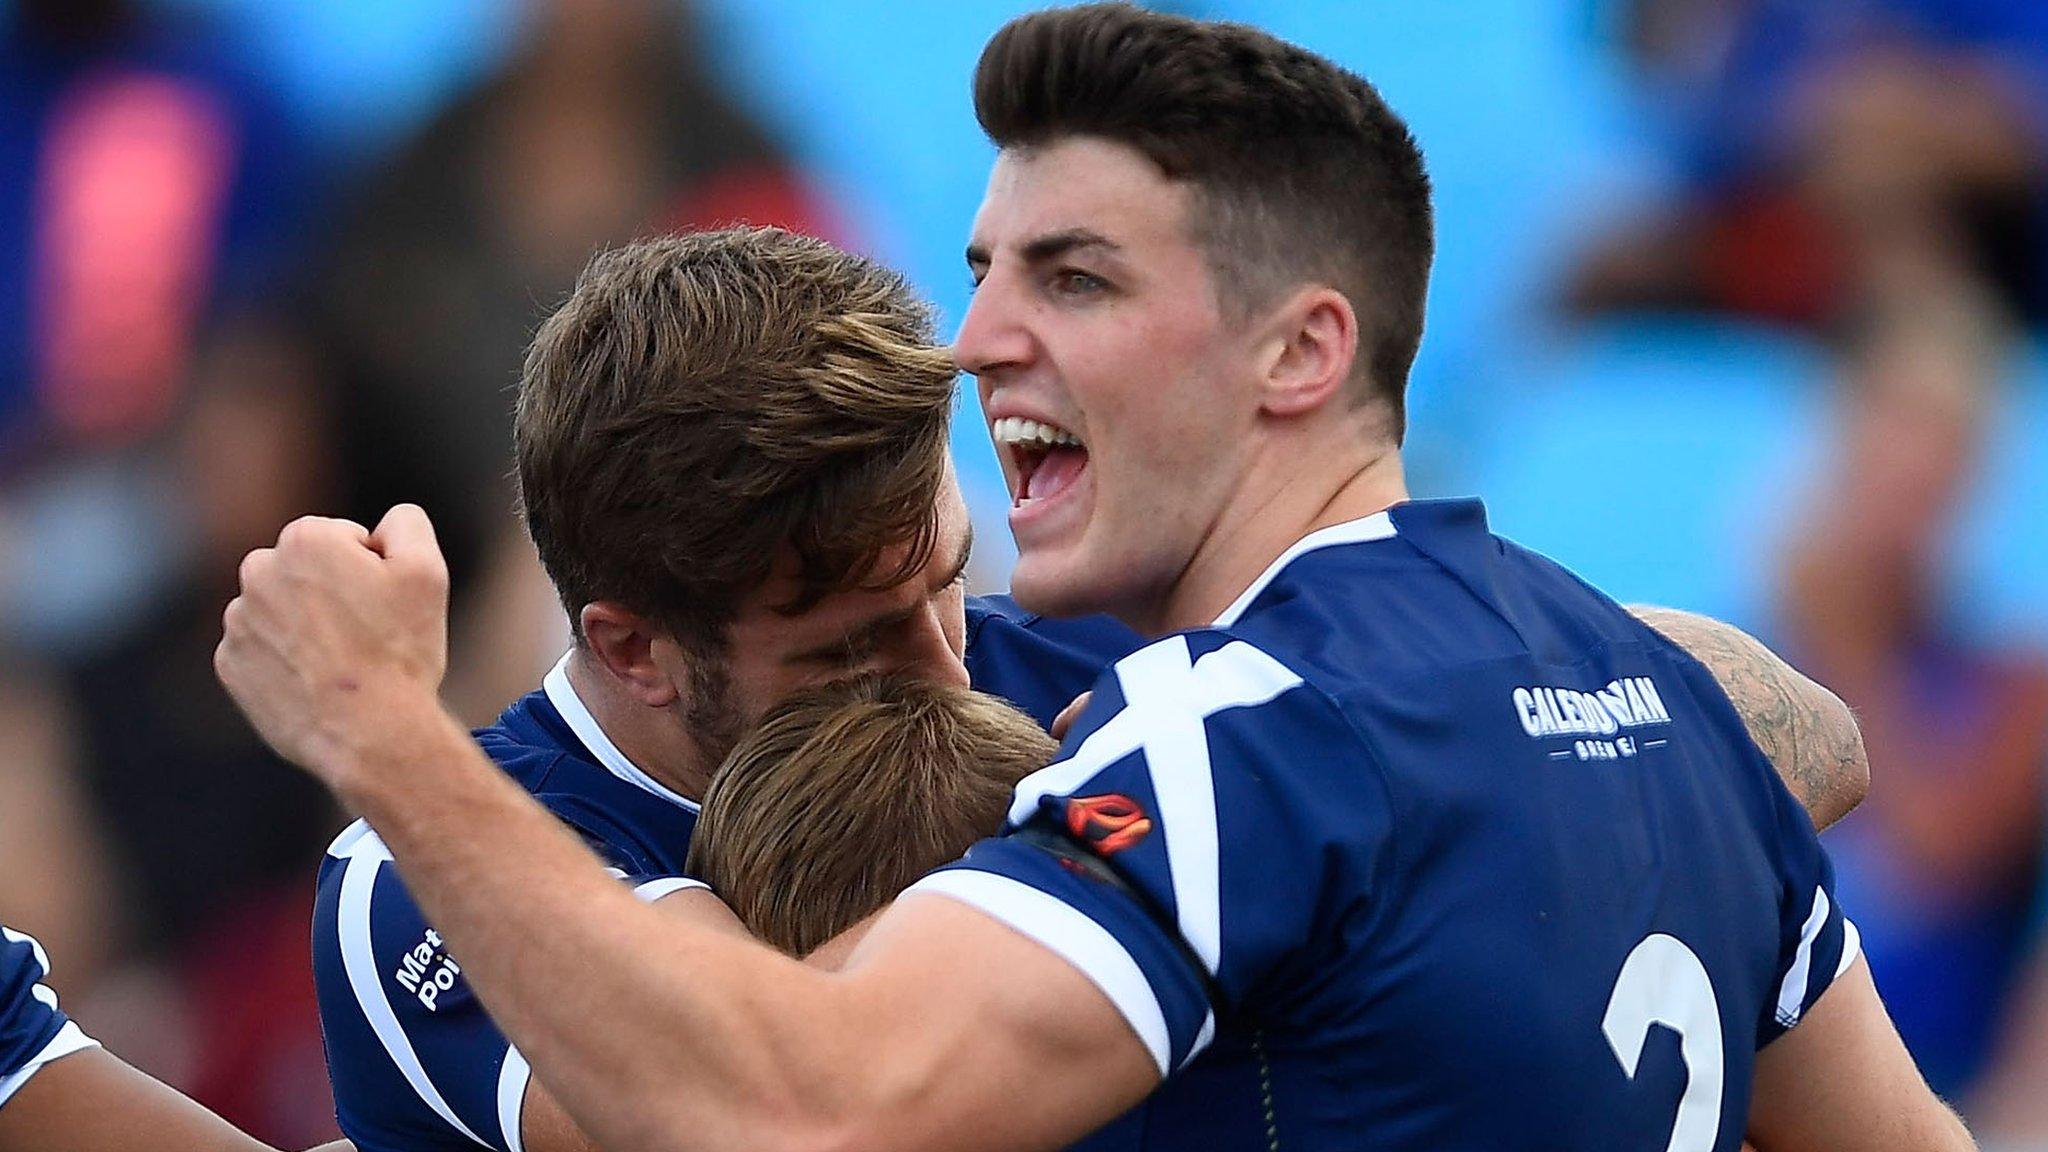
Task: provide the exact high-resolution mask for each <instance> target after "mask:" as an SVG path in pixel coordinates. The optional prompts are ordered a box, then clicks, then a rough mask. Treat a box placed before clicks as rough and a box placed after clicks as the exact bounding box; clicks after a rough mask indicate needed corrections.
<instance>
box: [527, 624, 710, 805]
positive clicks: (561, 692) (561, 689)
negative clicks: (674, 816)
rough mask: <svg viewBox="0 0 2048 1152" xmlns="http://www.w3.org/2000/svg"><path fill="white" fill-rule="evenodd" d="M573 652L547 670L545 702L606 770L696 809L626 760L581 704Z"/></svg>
mask: <svg viewBox="0 0 2048 1152" xmlns="http://www.w3.org/2000/svg"><path fill="white" fill-rule="evenodd" d="M572 655H574V653H573V652H565V653H563V654H562V658H561V659H560V660H557V661H555V667H554V669H553V670H552V671H550V672H549V673H548V676H547V679H546V680H543V681H542V682H541V688H542V690H544V691H545V692H546V693H547V694H548V703H550V704H553V705H554V706H555V711H557V712H560V713H561V714H562V720H563V722H564V723H566V724H568V725H569V731H571V732H574V733H575V734H576V739H578V740H580V741H582V742H583V747H584V748H585V749H587V750H589V752H590V754H591V755H592V756H593V757H595V758H596V759H597V762H598V763H599V764H602V765H604V768H605V771H607V772H610V773H611V774H612V775H614V776H617V777H618V778H619V779H621V780H624V781H625V782H626V783H628V784H631V785H633V786H634V787H635V788H638V789H640V790H641V791H643V792H648V793H651V794H653V795H655V796H659V797H661V798H662V799H663V800H666V801H668V802H669V803H671V804H674V805H675V806H677V807H678V808H682V809H684V810H685V811H689V812H696V811H698V810H699V809H700V807H701V806H700V805H699V804H698V803H697V802H696V801H695V800H692V799H690V798H689V797H687V796H684V795H683V794H682V793H680V792H677V791H676V790H675V789H673V788H670V787H669V786H668V785H666V784H663V783H662V782H661V781H659V780H656V779H655V778H654V777H652V776H649V775H648V774H647V773H645V772H643V771H641V770H640V766H639V765H637V764H635V763H633V762H632V761H631V760H628V759H626V754H625V753H624V752H621V751H619V746H618V745H616V744H614V743H612V738H611V737H609V736H607V735H605V734H604V729H603V728H602V727H599V725H598V723H597V717H595V716H593V715H591V713H590V709H589V708H587V707H585V706H584V704H583V698H582V697H581V696H578V695H577V694H576V686H575V685H573V684H571V683H569V657H570V656H572Z"/></svg>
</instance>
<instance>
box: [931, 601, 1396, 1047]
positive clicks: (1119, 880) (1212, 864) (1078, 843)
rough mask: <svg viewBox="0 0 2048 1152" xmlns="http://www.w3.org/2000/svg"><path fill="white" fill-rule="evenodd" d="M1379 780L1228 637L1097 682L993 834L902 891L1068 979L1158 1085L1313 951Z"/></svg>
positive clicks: (1325, 718) (1351, 874)
mask: <svg viewBox="0 0 2048 1152" xmlns="http://www.w3.org/2000/svg"><path fill="white" fill-rule="evenodd" d="M1389 828H1390V821H1389V819H1388V804H1387V798H1386V793H1385V783H1384V776H1383V775H1382V774H1381V773H1380V772H1379V770H1378V766H1377V763H1376V762H1375V761H1373V760H1372V758H1371V756H1370V755H1369V753H1368V750H1367V748H1366V746H1365V744H1364V742H1363V741H1362V740H1360V739H1359V737H1358V736H1357V734H1356V733H1355V731H1354V730H1353V729H1352V727H1351V725H1350V724H1349V723H1348V722H1347V721H1346V720H1345V718H1344V716H1343V713H1342V712H1341V710H1340V709H1339V708H1338V707H1337V705H1336V704H1335V703H1334V702H1333V701H1332V700H1331V699H1330V698H1329V697H1328V696H1326V695H1324V694H1323V693H1322V692H1320V691H1318V690H1317V689H1315V688H1314V687H1312V686H1309V685H1307V684H1304V683H1303V681H1302V678H1301V677H1300V676H1298V675H1296V674H1295V673H1294V672H1292V671H1291V670H1289V669H1288V668H1287V667H1286V666H1285V665H1283V664H1281V663H1280V662H1279V661H1278V660H1276V659H1274V658H1273V657H1272V656H1270V655H1268V654H1267V653H1266V652H1264V651H1262V650H1261V649H1259V648H1257V647H1255V646H1253V645H1252V644H1250V643H1247V642H1245V641H1243V640H1238V639H1234V638H1232V637H1230V636H1228V635H1227V634H1223V633H1213V632H1205V633H1193V634H1188V635H1182V636H1175V637H1169V638H1168V639H1166V640H1162V641H1160V642H1158V643H1156V644H1153V645H1150V646H1148V647H1146V648H1144V649H1141V650H1140V651H1138V652H1136V653H1133V654H1132V655H1130V656H1128V657H1126V658H1124V659H1122V660H1120V661H1118V662H1117V663H1116V665H1115V666H1113V667H1112V668H1111V669H1110V670H1109V671H1108V672H1107V673H1105V674H1104V675H1103V676H1102V678H1101V679H1100V680H1099V681H1098V682H1097V684H1096V687H1095V689H1094V695H1093V697H1092V699H1091V702H1090V705H1089V708H1088V710H1087V712H1086V713H1084V714H1083V716H1082V717H1081V719H1080V720H1079V721H1078V722H1077V723H1076V725H1075V729H1074V731H1073V732H1072V733H1070V734H1069V736H1068V740H1067V743H1066V745H1065V746H1064V747H1063V748H1062V749H1061V758H1060V759H1059V760H1056V761H1055V762H1054V763H1053V764H1051V765H1050V766H1048V767H1047V768H1045V769H1043V770H1041V771H1039V772H1038V773H1035V774H1034V775H1032V776H1030V777H1027V778H1026V779H1025V780H1024V781H1023V782H1022V783H1020V784H1019V785H1018V788H1017V792H1016V796H1015V799H1014V802H1013V804H1012V807H1011V810H1010V824H1009V826H1008V827H1007V828H1006V830H1005V832H1004V834H1003V835H1001V836H999V837H997V838H994V839H992V840H987V841H984V842H982V843H981V844H979V845H977V846H976V847H975V848H974V849H973V850H971V851H970V852H969V853H968V854H967V856H966V857H964V858H963V859H961V860H960V861H958V862H956V863H954V864H952V865H950V866H948V867H946V868H944V869H942V870H940V871H938V872H935V873H933V874H932V875H930V876H927V877H925V878H924V879H923V880H920V881H919V882H918V883H917V884H916V885H914V886H913V888H912V890H913V891H919V892H926V893H932V894H937V895H944V896H948V897H951V898H953V899H956V900H960V901H963V902H965V903H968V904H970V905H972V906H974V907H976V908H978V909H979V910H981V911H982V912H984V913H986V914H988V915H990V916H992V917H994V918H995V919H997V920H1000V921H1002V922H1003V923H1005V924H1007V925H1009V926H1010V927H1011V928H1013V929H1015V930H1017V931H1018V932H1021V933H1023V934H1024V935H1026V936H1029V937H1031V938H1032V939H1034V940H1036V941H1038V942H1039V943H1041V944H1043V945H1044V946H1046V947H1047V948H1050V949H1051V950H1052V951H1054V952H1056V953H1058V954H1059V955H1061V956H1062V957H1063V958H1065V959H1066V960H1067V961H1068V962H1069V963H1071V964H1073V965H1074V966H1075V967H1076V968H1078V969H1080V970H1081V971H1082V973H1084V974H1085V975H1087V976H1088V977H1089V979H1090V980H1091V981H1092V982H1093V983H1094V984H1095V985H1096V986H1097V987H1098V988H1099V989H1101V990H1102V992H1103V993H1104V994H1105V995H1107V996H1108V997H1109V999H1110V1000H1111V1001H1112V1002H1113V1003H1114V1004H1115V1005H1116V1006H1117V1008H1118V1010H1119V1011H1120V1012H1122V1014H1123V1015H1124V1018H1125V1019H1126V1020H1127V1021H1128V1022H1129V1024H1130V1026H1131V1028H1132V1030H1133V1031H1134V1032H1135V1033H1136V1034H1137V1035H1138V1037H1139V1038H1140V1039H1141V1040H1142V1041H1144V1043H1145V1044H1146V1046H1147V1048H1148V1049H1150V1051H1151V1053H1152V1056H1153V1059H1154V1060H1155V1062H1157V1064H1158V1066H1159V1070H1160V1073H1161V1075H1162V1076H1164V1075H1170V1074H1171V1073H1172V1072H1173V1071H1175V1070H1176V1069H1178V1068H1180V1067H1181V1066H1182V1065H1184V1064H1185V1063H1186V1062H1187V1061H1188V1060H1189V1059H1191V1058H1192V1057H1193V1056H1195V1055H1196V1054H1198V1053H1199V1052H1200V1051H1201V1050H1202V1049H1203V1048H1205V1047H1206V1046H1207V1044H1208V1043H1209V1041H1210V1039H1211V1038H1212V1036H1213V1035H1214V1032H1215V1027H1216V1016H1217V1013H1218V1012H1224V1013H1229V1012H1234V1011H1240V1010H1244V1009H1246V1008H1247V1007H1252V1006H1254V1005H1255V1004H1256V1002H1258V1001H1259V1000H1260V999H1261V997H1262V996H1263V995H1264V994H1265V993H1266V992H1267V991H1268V990H1269V989H1273V988H1277V987H1284V986H1285V985H1286V984H1287V983H1288V982H1289V981H1288V980H1287V978H1286V975H1287V971H1288V970H1289V969H1294V968H1305V967H1308V966H1312V965H1313V963H1314V962H1315V960H1316V959H1317V958H1319V957H1325V956H1327V949H1328V948H1329V947H1330V946H1331V944H1330V942H1331V940H1332V938H1333V933H1332V932H1331V928H1332V926H1333V924H1334V922H1335V921H1336V920H1338V919H1340V918H1342V917H1344V916H1347V915H1350V914H1352V913H1353V912H1355V911H1357V910H1358V909H1360V908H1362V907H1363V906H1364V905H1365V904H1366V902H1367V898H1368V897H1369V895H1370V892H1369V889H1370V887H1371V886H1372V883H1373V881H1374V878H1375V873H1376V871H1377V869H1378V867H1379V863H1378V862H1379V858H1380V855H1381V853H1382V852H1383V851H1384V850H1385V847H1386V843H1387V841H1386V837H1387V833H1388V829H1389Z"/></svg>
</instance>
